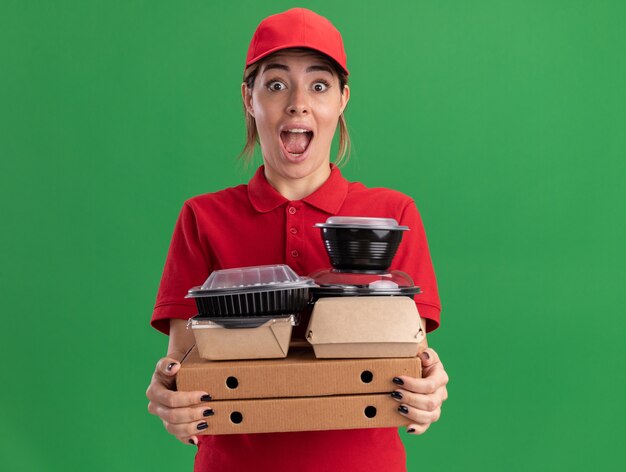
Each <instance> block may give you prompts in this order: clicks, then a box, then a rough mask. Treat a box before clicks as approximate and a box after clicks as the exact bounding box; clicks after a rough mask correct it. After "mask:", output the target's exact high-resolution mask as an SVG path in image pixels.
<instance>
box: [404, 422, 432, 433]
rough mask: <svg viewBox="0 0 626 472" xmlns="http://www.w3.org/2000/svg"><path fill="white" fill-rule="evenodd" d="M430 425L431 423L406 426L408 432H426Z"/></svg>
mask: <svg viewBox="0 0 626 472" xmlns="http://www.w3.org/2000/svg"><path fill="white" fill-rule="evenodd" d="M429 427H430V424H410V425H408V426H407V427H406V432H407V433H409V434H424V433H425V432H426V430H427V429H428V428H429Z"/></svg>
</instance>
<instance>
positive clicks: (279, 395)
mask: <svg viewBox="0 0 626 472" xmlns="http://www.w3.org/2000/svg"><path fill="white" fill-rule="evenodd" d="M316 226H318V227H320V229H321V234H322V240H323V242H324V245H325V247H326V250H327V252H328V254H329V257H330V260H331V266H332V268H330V269H325V270H321V271H319V272H316V273H315V274H311V276H310V277H299V276H298V275H296V274H295V273H294V272H293V271H292V270H291V269H290V268H289V267H288V266H286V265H273V266H257V267H245V268H237V269H226V270H221V271H215V272H213V273H212V274H211V275H210V276H209V278H208V279H207V281H206V282H205V284H204V285H202V286H201V287H194V288H193V289H191V290H190V291H189V296H190V297H193V298H195V300H196V303H197V306H198V311H199V314H198V316H196V317H194V318H192V319H191V320H190V321H189V327H190V328H191V329H193V333H194V336H195V339H196V345H195V346H194V347H193V348H192V349H191V350H190V351H189V352H188V353H187V355H186V357H185V358H184V359H183V361H182V368H181V370H180V371H179V373H178V375H177V388H178V390H183V391H190V390H203V391H207V392H209V393H210V394H211V396H212V399H213V401H212V405H211V406H212V408H213V411H214V412H215V414H214V416H213V417H212V418H211V422H210V427H209V428H208V429H207V430H206V431H205V434H241V433H261V432H281V431H283V432H284V431H306V430H328V429H351V428H381V427H396V426H401V425H406V424H408V423H409V421H408V419H407V418H405V417H403V416H401V415H399V414H398V412H397V407H398V403H397V402H396V401H395V400H394V399H393V398H391V396H390V395H389V394H390V392H392V391H393V390H394V384H393V383H392V379H393V378H394V377H397V376H402V375H407V376H411V377H420V376H421V364H420V361H419V358H418V357H417V354H418V352H420V351H421V350H422V349H423V348H424V347H425V343H426V339H425V333H424V330H423V327H422V323H421V320H420V318H419V314H418V312H417V308H416V306H415V303H414V301H413V296H414V295H415V294H416V293H419V288H418V287H415V286H414V284H413V281H412V280H411V279H410V277H409V276H408V275H407V274H404V273H402V272H399V271H391V272H387V270H388V268H389V266H390V265H391V260H392V259H393V256H394V255H395V252H396V250H397V248H398V245H399V244H400V241H401V238H402V232H403V231H407V230H408V229H409V228H407V227H403V226H399V225H398V224H397V222H396V221H395V220H391V219H382V218H358V217H333V218H329V219H328V220H327V221H326V222H325V223H322V224H318V225H316ZM311 306H312V311H311ZM307 311H309V312H310V317H309V320H308V325H307V329H306V341H304V340H302V341H301V342H298V341H297V340H292V339H291V335H292V327H293V326H294V325H296V324H298V323H300V322H301V321H302V319H301V314H302V313H304V312H307Z"/></svg>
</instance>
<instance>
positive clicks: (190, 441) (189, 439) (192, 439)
mask: <svg viewBox="0 0 626 472" xmlns="http://www.w3.org/2000/svg"><path fill="white" fill-rule="evenodd" d="M177 439H178V440H179V441H180V442H182V443H185V444H191V445H192V446H197V445H198V436H189V437H180V436H177Z"/></svg>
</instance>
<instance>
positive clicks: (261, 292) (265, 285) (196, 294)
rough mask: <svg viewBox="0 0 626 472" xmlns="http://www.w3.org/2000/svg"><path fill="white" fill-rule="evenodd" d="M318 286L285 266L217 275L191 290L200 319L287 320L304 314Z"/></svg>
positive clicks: (231, 271) (190, 294) (245, 268)
mask: <svg viewBox="0 0 626 472" xmlns="http://www.w3.org/2000/svg"><path fill="white" fill-rule="evenodd" d="M314 285H315V284H314V283H313V281H312V280H311V279H310V278H308V277H299V276H298V275H297V274H296V273H295V272H294V271H293V270H292V269H291V268H290V267H289V266H287V265H284V264H277V265H267V266H253V267H241V268H236V269H225V270H217V271H215V272H213V273H212V274H211V275H210V276H209V278H208V279H207V280H206V282H205V283H204V284H203V285H202V286H201V287H194V288H192V289H190V290H189V293H188V295H187V298H194V299H195V300H196V306H197V307H198V314H199V315H200V316H208V317H229V316H234V317H237V316H239V317H240V316H259V315H263V316H281V315H282V316H287V315H291V314H294V313H298V312H300V311H302V310H304V309H305V308H306V307H307V305H308V303H309V298H310V288H311V287H312V286H314Z"/></svg>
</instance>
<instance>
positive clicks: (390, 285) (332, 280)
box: [311, 269, 420, 298]
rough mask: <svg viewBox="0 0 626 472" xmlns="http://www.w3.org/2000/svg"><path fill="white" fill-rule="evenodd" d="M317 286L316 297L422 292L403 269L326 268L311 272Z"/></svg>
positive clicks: (408, 294)
mask: <svg viewBox="0 0 626 472" xmlns="http://www.w3.org/2000/svg"><path fill="white" fill-rule="evenodd" d="M311 278H313V280H315V283H316V284H317V287H315V288H313V289H312V290H311V291H312V293H313V296H314V298H320V297H322V296H367V295H406V296H413V295H415V294H418V293H420V288H419V287H416V286H415V285H414V282H413V280H412V279H411V277H410V276H409V275H408V274H407V273H405V272H402V271H399V270H393V271H391V272H385V273H363V272H342V271H339V270H334V269H324V270H320V271H318V272H315V273H313V274H311Z"/></svg>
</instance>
